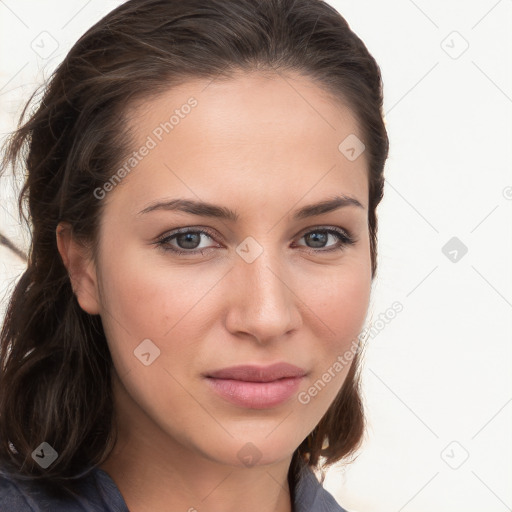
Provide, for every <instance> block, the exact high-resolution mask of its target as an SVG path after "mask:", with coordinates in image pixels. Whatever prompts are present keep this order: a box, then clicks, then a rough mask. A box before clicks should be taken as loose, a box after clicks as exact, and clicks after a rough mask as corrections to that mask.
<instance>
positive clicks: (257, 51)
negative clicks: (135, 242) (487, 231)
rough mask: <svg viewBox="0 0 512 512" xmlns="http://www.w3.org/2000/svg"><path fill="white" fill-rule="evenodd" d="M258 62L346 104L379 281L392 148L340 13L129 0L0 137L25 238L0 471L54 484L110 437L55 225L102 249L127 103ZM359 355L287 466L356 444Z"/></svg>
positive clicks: (329, 460)
mask: <svg viewBox="0 0 512 512" xmlns="http://www.w3.org/2000/svg"><path fill="white" fill-rule="evenodd" d="M253 70H283V71H286V70H293V71H297V72H299V73H301V74H302V75H304V76H306V77H309V78H310V79H311V80H313V81H315V83H317V84H318V85H319V86H320V87H322V88H323V89H324V90H326V91H328V92H329V93H330V94H332V95H333V97H335V98H337V99H338V100H339V101H340V102H343V103H344V104H346V105H348V106H349V107H350V108H351V109H352V111H353V112H354V114H355V116H356V118H357V120H358V123H359V125H360V127H361V131H362V134H363V139H364V143H365V145H366V149H365V151H366V155H367V159H368V162H369V165H368V182H369V208H368V227H369V234H370V250H371V265H372V278H374V277H375V272H376V269H377V215H376V208H377V205H378V204H379V202H380V201H381V199H382V197H383V185H384V177H383V171H384V164H385V161H386V158H387V154H388V137H387V133H386V129H385V126H384V122H383V117H382V101H383V98H382V81H381V74H380V69H379V67H378V65H377V63H376V62H375V60H374V58H373V57H372V56H371V55H370V53H369V52H368V50H367V48H366V46H365V45H364V44H363V42H362V41H361V40H360V39H359V38H358V37H357V36H356V35H355V34H354V32H352V30H351V29H350V28H349V25H348V24H347V22H346V21H345V19H344V18H343V17H342V16H341V15H340V14H339V13H338V12H337V11H336V10H335V9H334V8H333V7H331V6H330V5H329V4H327V3H325V2H323V1H321V0H187V1H183V0H129V1H127V2H126V3H124V4H122V5H121V6H119V7H118V8H116V9H114V10H113V11H112V12H110V13H109V14H107V15H106V16H105V17H104V18H103V19H101V20H100V21H99V22H98V23H96V24H95V25H94V26H93V27H92V28H90V29H89V30H88V31H87V32H86V33H85V34H84V35H83V36H82V37H80V39H79V40H78V41H77V42H76V44H75V45H74V46H73V48H72V49H71V50H70V52H69V53H68V54H67V56H66V57H65V59H64V61H63V62H62V63H61V64H60V65H59V66H58V68H57V69H56V70H55V72H54V73H53V74H52V76H51V77H50V79H49V81H48V83H47V84H46V86H45V90H44V95H43V98H42V100H41V101H40V102H39V104H38V106H37V108H36V109H34V111H33V112H32V113H31V114H30V115H29V116H28V119H25V117H26V113H27V108H28V106H29V104H30V103H31V102H32V100H33V98H34V95H33V96H32V97H31V98H30V99H29V101H28V102H27V104H26V106H25V109H24V111H23V113H22V115H21V118H20V122H19V125H18V128H17V130H16V131H14V132H13V133H12V134H11V136H10V138H9V139H8V140H7V142H6V144H5V155H4V158H3V160H2V165H1V167H0V170H3V169H4V168H5V167H6V166H7V165H12V167H13V168H14V169H16V168H20V169H22V170H23V172H24V173H26V179H25V181H24V185H23V188H22V191H21V193H20V196H19V204H18V207H19V212H20V215H21V216H22V217H23V218H24V220H25V221H26V223H27V225H28V226H29V229H30V231H31V232H32V240H31V245H30V251H29V255H28V263H27V269H26V270H25V272H24V273H23V274H22V276H21V277H20V279H19V280H18V282H17V284H16V287H15V289H14V292H13V294H12V296H11V298H10V302H9V304H8V308H7V313H6V316H5V321H4V325H3V328H2V331H1V339H0V341H1V344H0V464H1V465H3V466H9V467H10V468H12V470H13V471H16V472H17V474H19V475H21V476H22V477H23V476H25V477H27V478H28V477H30V478H37V479H47V480H51V481H53V482H60V483H62V484H63V485H64V484H65V483H66V482H67V481H69V480H72V479H73V478H76V477H77V475H79V474H81V472H82V471H83V469H84V468H87V467H92V466H95V465H99V464H100V463H102V462H103V461H104V460H105V459H106V458H107V456H108V454H109V453H110V451H111V449H112V447H113V445H114V443H115V439H116V429H115V411H114V409H113V396H112V390H111V369H112V359H111V357H110V353H109V350H108V347H107V341H106V338H105V334H104V331H103V327H102V323H101V318H100V316H99V315H89V314H87V313H86V312H84V311H83V310H82V309H81V308H80V306H79V304H78V302H77V300H76V298H75V296H74V294H73V291H72V288H71V283H70V279H69V276H68V273H67V271H66V268H65V267H64V265H63V262H62V260H61V258H60V255H59V253H58V250H57V245H56V235H55V231H56V227H57V224H58V223H59V222H60V221H67V222H69V223H70V224H71V226H72V229H73V234H74V236H75V237H76V238H77V239H79V240H83V241H84V242H85V243H89V244H90V245H91V246H92V247H93V248H94V249H97V242H98V239H97V233H98V225H99V221H100V218H101V215H102V205H103V204H104V202H103V201H99V200H98V199H97V198H96V196H95V194H94V193H93V191H94V190H95V189H97V188H98V187H101V186H102V185H103V184H104V183H105V182H106V181H107V180H108V179H109V178H110V177H111V176H112V173H113V171H114V170H115V169H116V168H117V166H118V165H120V163H121V162H122V161H123V160H124V158H125V156H126V155H128V154H129V153H130V148H131V149H132V150H133V148H132V147H131V144H132V142H133V141H132V139H131V135H130V134H129V133H127V132H126V131H124V130H123V128H122V127H123V126H124V125H125V123H123V121H122V120H123V119H125V117H124V116H125V115H126V112H127V110H128V107H129V106H130V105H133V104H134V103H133V102H135V101H137V100H141V99H148V98H150V97H152V96H154V95H156V94H158V93H160V92H164V91H166V90H168V89H169V88H171V87H172V86H173V85H177V84H180V83H183V82H186V81H187V80H188V79H193V78H212V79H213V78H215V77H227V78H229V77H230V76H232V74H233V73H234V72H236V71H253ZM340 142H341V141H340ZM27 203H28V204H27ZM24 206H26V207H28V215H26V214H25V211H24ZM94 253H95V254H96V250H95V251H94ZM358 360H359V354H356V356H355V358H354V360H353V364H352V366H351V368H350V370H349V373H348V376H347V378H346V380H345V382H344V384H343V386H342V389H341V390H340V392H339V394H338V396H337V397H336V399H335V400H334V402H333V403H332V405H331V406H330V408H329V410H328V411H327V413H326V414H325V416H324V417H323V418H322V419H321V421H320V422H319V424H318V425H317V427H316V428H315V429H314V430H313V431H312V432H311V433H310V435H309V436H308V437H307V438H306V439H304V441H303V442H302V443H301V445H300V446H299V447H298V448H297V450H296V451H295V452H294V455H293V459H292V465H291V469H290V473H289V475H292V476H293V475H294V474H295V472H296V470H297V468H299V466H301V467H305V464H308V465H310V466H314V467H317V466H318V465H319V462H320V461H321V458H322V459H323V465H324V467H326V466H329V465H330V464H333V463H334V462H337V461H339V460H341V459H344V458H345V459H346V458H347V457H348V456H349V455H351V454H353V453H355V450H356V449H357V448H358V447H359V445H360V443H361V439H362V436H363V433H364V425H365V423H364V414H363V405H362V402H361V398H360V390H359V365H358ZM43 441H46V442H47V443H49V444H50V445H51V446H52V447H54V448H55V450H56V451H57V452H58V454H59V456H58V458H57V460H56V461H55V462H54V463H53V464H52V465H51V466H50V467H49V468H48V469H44V470H42V469H41V468H40V466H39V465H38V464H37V463H35V462H34V460H33V459H32V457H31V454H32V452H33V451H34V449H35V448H36V447H37V446H39V445H40V443H41V442H43ZM326 442H328V447H325V445H326V444H327V443H326Z"/></svg>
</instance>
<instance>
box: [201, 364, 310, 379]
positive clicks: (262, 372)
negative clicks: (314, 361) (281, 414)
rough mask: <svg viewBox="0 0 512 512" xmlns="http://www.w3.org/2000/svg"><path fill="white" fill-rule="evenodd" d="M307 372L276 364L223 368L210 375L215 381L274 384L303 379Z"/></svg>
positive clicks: (289, 365) (288, 365)
mask: <svg viewBox="0 0 512 512" xmlns="http://www.w3.org/2000/svg"><path fill="white" fill-rule="evenodd" d="M304 375H306V371H305V370H303V369H302V368H299V367H298V366H294V365H292V364H288V363H276V364H273V365H270V366H253V365H241V366H232V367H230V368H223V369H222V370H217V371H214V372H211V373H208V374H207V375H206V376H207V377H211V378H214V379H230V380H241V381H245V382H273V381H275V380H279V379H286V378H294V377H303V376H304Z"/></svg>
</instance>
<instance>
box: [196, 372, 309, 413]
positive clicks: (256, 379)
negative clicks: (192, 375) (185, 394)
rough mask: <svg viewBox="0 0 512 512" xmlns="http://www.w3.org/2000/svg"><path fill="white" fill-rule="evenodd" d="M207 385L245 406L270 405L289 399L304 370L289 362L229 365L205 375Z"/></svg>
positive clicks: (261, 407)
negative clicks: (261, 364)
mask: <svg viewBox="0 0 512 512" xmlns="http://www.w3.org/2000/svg"><path fill="white" fill-rule="evenodd" d="M204 376H205V377H206V379H205V380H206V382H207V384H208V386H209V388H210V389H211V390H212V391H213V392H214V393H215V394H216V395H217V396H220V397H221V398H222V399H223V400H225V401H227V402H229V403H231V404H232V405H236V406H237V407H244V408H248V409H270V408H272V407H277V406H279V405H281V404H283V403H285V402H286V401H288V400H289V399H290V398H291V397H292V395H293V394H295V393H296V392H297V390H298V388H299V386H300V383H301V382H302V379H303V378H304V377H305V376H306V371H305V370H303V369H302V368H299V367H298V366H294V365H291V364H288V363H276V364H273V365H270V366H252V365H242V366H232V367H230V368H223V369H221V370H216V371H214V372H210V373H208V374H206V375H204Z"/></svg>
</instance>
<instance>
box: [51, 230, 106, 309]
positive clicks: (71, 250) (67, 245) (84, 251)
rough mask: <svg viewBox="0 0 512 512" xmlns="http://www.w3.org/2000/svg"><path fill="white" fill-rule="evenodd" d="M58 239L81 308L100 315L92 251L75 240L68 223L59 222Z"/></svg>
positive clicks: (61, 254) (63, 260)
mask: <svg viewBox="0 0 512 512" xmlns="http://www.w3.org/2000/svg"><path fill="white" fill-rule="evenodd" d="M56 237H57V247H58V249H59V253H60V256H61V258H62V262H63V263H64V266H65V267H66V269H67V271H68V274H69V278H70V280H71V286H72V288H73V292H74V294H75V295H76V298H77V300H78V303H79V304H80V307H81V308H82V309H83V310H84V311H85V312H87V313H89V314H90V315H98V314H99V312H100V307H99V305H100V301H99V293H98V281H97V276H96V267H95V264H94V261H93V259H92V256H91V254H90V250H89V249H88V248H87V247H85V246H84V245H83V244H82V243H80V242H79V241H77V240H76V239H75V238H74V236H73V230H72V227H71V225H70V224H69V223H67V222H59V224H58V226H57V229H56Z"/></svg>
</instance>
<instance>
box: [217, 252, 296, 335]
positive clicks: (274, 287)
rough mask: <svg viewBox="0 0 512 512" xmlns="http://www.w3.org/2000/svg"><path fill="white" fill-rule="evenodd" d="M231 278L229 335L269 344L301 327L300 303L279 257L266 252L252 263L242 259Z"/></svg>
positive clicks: (228, 285)
mask: <svg viewBox="0 0 512 512" xmlns="http://www.w3.org/2000/svg"><path fill="white" fill-rule="evenodd" d="M229 276H230V277H229V279H230V281H229V283H227V287H229V288H228V289H229V292H227V293H228V304H229V311H228V313H227V317H226V328H227V329H228V330H229V332H231V333H232V334H234V335H236V336H239V337H244V336H245V337H246V338H251V339H253V340H255V341H256V342H258V343H260V344H266V343H270V342H272V341H274V340H278V339H280V338H282V337H283V336H285V335H286V334H289V333H291V332H292V331H294V330H297V329H298V328H299V327H300V325H301V322H302V317H301V314H300V309H299V306H300V303H301V301H300V299H299V297H298V294H297V292H296V291H294V290H293V278H292V277H290V272H289V271H286V269H285V266H284V264H280V263H279V260H278V257H277V256H276V257H273V256H272V255H271V254H270V253H269V252H268V251H263V253H262V254H261V255H260V256H259V257H258V258H257V259H256V260H254V261H253V262H252V263H247V262H246V261H244V260H243V259H242V258H240V260H239V261H237V263H236V265H235V268H234V269H233V270H232V271H231V272H230V273H229Z"/></svg>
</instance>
